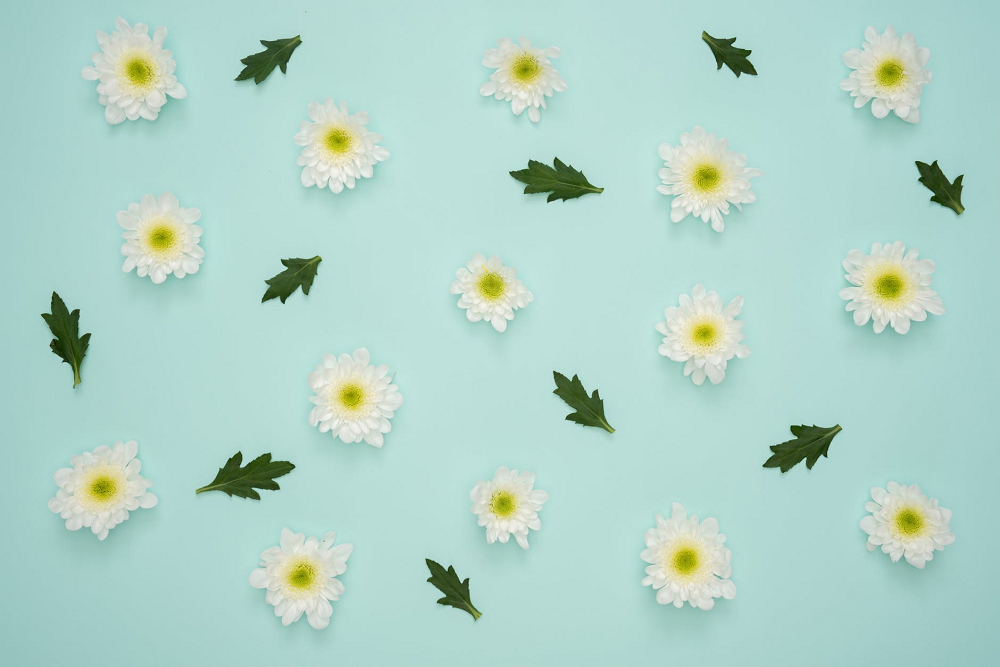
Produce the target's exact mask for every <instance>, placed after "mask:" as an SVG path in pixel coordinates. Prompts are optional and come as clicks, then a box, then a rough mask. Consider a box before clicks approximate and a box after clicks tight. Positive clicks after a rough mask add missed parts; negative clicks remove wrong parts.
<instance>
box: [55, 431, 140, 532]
mask: <svg viewBox="0 0 1000 667" xmlns="http://www.w3.org/2000/svg"><path fill="white" fill-rule="evenodd" d="M138 451H139V443H137V442H136V441H135V440H129V441H128V442H122V441H121V440H119V441H118V442H116V443H115V444H114V447H108V446H107V445H101V446H100V447H98V448H97V449H95V450H94V451H92V452H84V453H83V454H80V455H79V456H74V457H73V458H71V459H70V460H69V464H70V465H71V466H73V467H72V468H60V469H59V470H57V471H56V474H55V475H54V476H53V479H55V481H56V484H57V485H59V490H58V491H57V492H56V497H55V498H52V499H51V500H49V509H50V510H52V511H53V512H55V513H56V514H58V515H59V516H60V517H61V518H63V519H66V527H67V528H69V529H70V530H80V529H81V528H90V530H91V532H92V533H94V535H97V539H99V540H103V539H104V538H106V537H107V536H108V532H109V531H110V530H111V529H112V528H114V527H115V526H117V525H118V524H120V523H122V522H123V521H125V520H126V519H128V514H129V512H131V511H133V510H137V509H139V508H140V507H141V508H143V509H149V508H150V507H155V506H156V503H157V499H156V496H154V495H153V494H152V493H150V492H149V491H147V489H148V488H149V487H151V486H152V485H153V483H152V482H150V481H149V480H148V479H146V478H145V477H143V476H142V475H140V474H139V471H140V470H142V463H141V462H140V461H139V459H137V458H136V457H135V455H136V454H137V453H138Z"/></svg>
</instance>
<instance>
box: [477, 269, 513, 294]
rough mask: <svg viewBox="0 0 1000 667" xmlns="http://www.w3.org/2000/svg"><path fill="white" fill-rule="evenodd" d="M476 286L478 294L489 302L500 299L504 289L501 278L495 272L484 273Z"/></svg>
mask: <svg viewBox="0 0 1000 667" xmlns="http://www.w3.org/2000/svg"><path fill="white" fill-rule="evenodd" d="M476 286H477V287H478V288H479V293H480V294H482V295H483V297H485V298H487V299H489V300H490V301H496V300H497V299H499V298H500V297H502V296H503V294H504V290H505V289H506V285H505V284H504V281H503V276H501V275H500V274H499V273H497V272H495V271H487V272H486V273H484V274H483V275H482V276H481V277H480V278H479V282H478V283H477V284H476Z"/></svg>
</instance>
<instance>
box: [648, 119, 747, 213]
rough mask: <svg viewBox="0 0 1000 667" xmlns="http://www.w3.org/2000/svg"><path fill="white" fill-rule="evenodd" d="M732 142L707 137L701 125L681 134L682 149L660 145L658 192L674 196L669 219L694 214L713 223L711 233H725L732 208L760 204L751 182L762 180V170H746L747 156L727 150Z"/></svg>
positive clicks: (712, 136)
mask: <svg viewBox="0 0 1000 667" xmlns="http://www.w3.org/2000/svg"><path fill="white" fill-rule="evenodd" d="M728 145H729V141H728V140H726V139H717V138H716V136H715V135H714V134H707V133H706V132H705V130H704V128H702V126H701V125H698V126H696V127H695V128H694V129H693V130H691V132H690V134H689V133H687V132H685V133H684V134H681V143H680V145H679V146H671V145H670V144H660V157H661V158H662V159H663V160H664V167H663V168H662V169H660V179H661V180H662V181H663V185H660V186H657V188H656V189H657V190H658V191H659V192H660V193H662V194H665V195H673V197H674V199H673V201H672V202H671V203H670V219H671V220H672V221H673V222H680V221H681V220H683V219H684V218H686V217H687V216H688V214H689V213H693V214H694V216H695V217H696V218H701V221H702V222H708V221H710V220H711V222H712V229H714V230H715V231H717V232H721V231H722V230H723V229H725V222H724V221H723V219H722V216H724V215H728V214H729V204H732V205H733V206H735V207H736V208H737V209H739V210H741V211H742V210H743V207H742V204H750V203H752V202H755V201H757V196H756V195H755V194H754V193H753V191H752V190H751V189H750V179H751V178H754V177H756V176H763V175H764V172H762V171H761V170H760V169H749V168H747V156H746V155H743V154H742V153H734V152H733V151H731V150H727V148H726V147H727V146H728Z"/></svg>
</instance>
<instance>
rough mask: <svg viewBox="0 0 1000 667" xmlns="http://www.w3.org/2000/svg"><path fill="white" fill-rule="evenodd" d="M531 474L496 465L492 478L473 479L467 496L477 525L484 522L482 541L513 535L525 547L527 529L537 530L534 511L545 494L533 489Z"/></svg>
mask: <svg viewBox="0 0 1000 667" xmlns="http://www.w3.org/2000/svg"><path fill="white" fill-rule="evenodd" d="M534 487H535V474H534V473H531V472H523V473H518V472H517V471H516V470H508V469H507V468H505V467H503V468H497V472H496V474H495V475H494V476H493V479H491V480H489V481H487V482H482V481H480V482H477V483H476V486H475V487H473V489H472V492H471V493H470V494H469V497H470V498H472V513H473V514H475V515H477V516H478V517H479V525H480V526H486V541H487V542H488V543H490V544H493V543H494V542H496V541H497V540H500V541H501V542H507V540H509V539H510V536H511V535H513V536H514V539H515V540H517V543H518V544H519V545H521V548H522V549H527V548H528V529H529V528H530V529H531V530H541V528H542V522H541V520H539V518H538V512H539V511H541V509H542V505H543V504H544V503H545V501H546V500H548V499H549V494H547V493H545V492H544V491H537V490H535V488H534Z"/></svg>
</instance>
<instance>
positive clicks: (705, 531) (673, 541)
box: [639, 503, 736, 611]
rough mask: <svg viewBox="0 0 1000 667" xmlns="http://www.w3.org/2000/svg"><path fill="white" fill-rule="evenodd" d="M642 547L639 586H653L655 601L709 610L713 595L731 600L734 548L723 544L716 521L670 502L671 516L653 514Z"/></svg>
mask: <svg viewBox="0 0 1000 667" xmlns="http://www.w3.org/2000/svg"><path fill="white" fill-rule="evenodd" d="M645 541H646V548H645V549H644V550H643V552H642V553H641V554H639V557H640V558H642V559H643V560H644V561H646V562H647V563H650V565H649V567H647V568H646V575H647V576H646V577H645V578H644V579H643V580H642V585H643V586H652V587H653V588H654V589H655V590H656V601H657V602H659V603H660V604H669V603H671V602H672V603H673V604H674V606H675V607H677V608H680V607H683V606H684V603H685V602H687V603H688V604H690V605H691V606H692V607H698V608H699V609H704V610H706V611H707V610H709V609H711V608H712V607H714V606H715V598H719V597H721V598H725V599H727V600H732V599H733V598H734V597H736V585H735V584H733V582H732V581H730V580H729V577H730V576H731V575H732V573H733V568H732V565H730V561H731V560H732V552H730V551H729V549H727V548H726V547H725V546H723V545H724V544H725V543H726V536H725V535H723V534H722V533H720V532H719V522H718V521H716V520H715V519H705V520H704V521H702V522H701V523H699V522H698V517H697V516H696V515H694V514H692V515H691V516H690V517H688V515H687V511H685V509H684V506H683V505H681V504H680V503H673V504H672V505H671V506H670V518H669V519H664V518H663V515H662V514H657V515H656V528H650V529H649V530H647V531H646V535H645Z"/></svg>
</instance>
